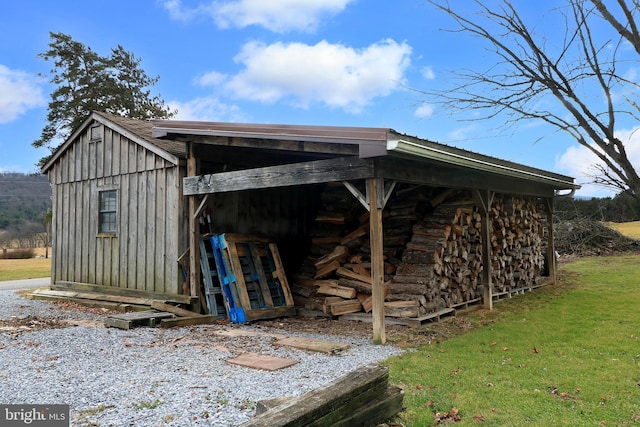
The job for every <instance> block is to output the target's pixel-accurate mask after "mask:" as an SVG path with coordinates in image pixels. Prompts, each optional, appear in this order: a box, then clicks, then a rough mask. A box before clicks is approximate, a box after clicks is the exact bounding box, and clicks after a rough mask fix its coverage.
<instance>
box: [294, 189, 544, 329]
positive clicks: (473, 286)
mask: <svg viewBox="0 0 640 427" xmlns="http://www.w3.org/2000/svg"><path fill="white" fill-rule="evenodd" d="M354 200H355V199H354V198H353V197H352V196H351V194H349V193H348V192H347V191H346V189H345V188H343V187H340V186H329V187H327V189H326V190H325V191H324V192H323V195H322V209H321V210H320V213H319V214H318V216H317V218H316V231H315V233H314V236H313V237H312V247H311V255H310V257H309V258H308V259H307V261H306V263H305V265H304V266H303V268H302V269H301V270H300V272H299V274H298V275H297V277H295V281H294V282H295V284H294V285H293V286H292V291H293V293H294V294H295V295H296V298H295V299H296V302H297V304H298V305H300V306H304V307H306V308H309V309H314V310H322V311H324V312H325V313H327V314H330V315H340V314H345V313H352V312H358V311H365V312H369V311H370V310H371V272H370V271H371V259H370V250H369V223H368V212H366V211H365V210H364V208H362V207H361V206H359V205H358V204H357V203H355V202H354ZM490 219H491V221H490V222H491V233H490V235H491V251H492V252H491V262H492V280H493V286H494V293H502V292H510V291H513V290H516V289H519V288H523V287H530V286H532V285H535V284H536V281H537V280H538V278H539V276H540V272H541V270H542V268H543V267H544V263H545V260H544V255H543V254H544V248H543V245H542V238H541V237H542V230H543V228H544V226H545V224H544V221H543V219H544V215H541V214H540V213H539V209H538V206H537V205H536V203H535V201H534V200H528V199H520V198H513V197H506V196H505V197H498V196H497V197H496V198H495V199H494V202H493V204H492V210H491V213H490ZM481 220H482V217H481V215H480V213H479V212H478V209H477V207H476V206H475V203H474V200H473V198H472V197H471V196H470V194H469V193H468V192H465V191H454V190H441V191H438V190H437V189H425V188H424V187H406V188H400V189H398V190H397V191H396V193H395V195H394V197H392V198H391V199H390V202H389V204H388V206H387V207H386V208H385V211H384V214H383V230H384V257H385V283H386V284H385V315H386V316H392V317H407V318H417V317H421V316H423V315H426V314H428V313H434V312H438V311H439V310H442V309H445V308H449V307H455V306H457V305H460V304H466V303H471V302H475V301H478V300H480V299H481V298H482V295H483V285H482V281H481V273H482V270H483V265H482V244H481V235H482V234H481Z"/></svg>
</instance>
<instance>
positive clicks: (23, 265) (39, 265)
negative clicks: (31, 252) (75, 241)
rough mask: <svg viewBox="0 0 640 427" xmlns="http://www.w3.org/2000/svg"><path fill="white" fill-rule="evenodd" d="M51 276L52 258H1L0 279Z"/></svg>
mask: <svg viewBox="0 0 640 427" xmlns="http://www.w3.org/2000/svg"><path fill="white" fill-rule="evenodd" d="M49 276H51V259H46V258H30V259H0V281H4V280H21V279H37V278H41V277H49Z"/></svg>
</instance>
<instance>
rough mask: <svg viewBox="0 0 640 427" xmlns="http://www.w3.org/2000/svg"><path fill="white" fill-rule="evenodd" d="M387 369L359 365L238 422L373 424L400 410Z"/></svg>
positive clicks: (273, 426)
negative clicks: (334, 378) (250, 418)
mask: <svg viewBox="0 0 640 427" xmlns="http://www.w3.org/2000/svg"><path fill="white" fill-rule="evenodd" d="M388 379H389V373H388V369H387V368H384V367H381V366H376V365H369V366H363V367H361V368H358V369H356V370H355V371H353V372H350V373H348V374H346V375H343V376H342V377H340V378H338V379H336V380H334V381H332V382H330V383H328V384H326V385H324V386H322V387H320V388H317V389H315V390H311V391H309V392H307V393H304V394H303V395H301V396H297V397H293V398H291V399H287V400H285V401H284V402H283V403H282V404H281V405H278V406H276V407H272V408H271V409H268V410H267V411H266V412H264V413H262V414H260V415H256V416H255V417H254V418H253V419H252V420H250V421H248V422H246V423H244V424H242V426H244V427H278V426H289V427H303V426H306V427H308V426H316V427H321V426H343V427H349V426H354V425H361V426H365V425H376V424H378V423H380V422H383V421H386V420H388V419H390V418H391V417H393V416H394V415H396V414H397V413H398V412H399V411H400V410H401V409H402V398H403V393H402V390H400V389H398V388H395V387H389V385H388Z"/></svg>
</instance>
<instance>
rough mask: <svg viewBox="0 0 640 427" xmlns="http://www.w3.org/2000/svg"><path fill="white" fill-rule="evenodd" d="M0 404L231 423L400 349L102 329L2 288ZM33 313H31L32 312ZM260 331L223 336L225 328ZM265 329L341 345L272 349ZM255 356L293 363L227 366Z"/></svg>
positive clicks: (96, 421)
mask: <svg viewBox="0 0 640 427" xmlns="http://www.w3.org/2000/svg"><path fill="white" fill-rule="evenodd" d="M0 307H1V308H0V380H1V382H2V386H1V387H0V403H2V404H69V405H70V407H71V419H72V423H71V424H72V425H74V426H145V427H149V426H236V425H239V424H241V423H243V422H245V421H247V420H249V419H250V418H251V417H252V415H253V413H254V409H255V404H256V402H257V401H258V400H262V399H271V398H276V397H284V396H296V395H300V394H302V393H304V392H306V391H308V390H311V389H314V388H317V387H319V386H321V385H323V384H326V383H327V382H329V381H332V380H334V379H336V378H337V377H339V376H341V375H343V374H345V373H347V372H350V371H352V370H354V369H356V368H357V367H359V366H363V365H367V364H370V363H374V362H379V361H382V360H384V359H386V358H388V357H389V356H391V355H394V354H399V353H400V352H401V350H400V349H398V348H396V347H393V346H379V345H373V344H372V343H371V340H366V339H361V338H345V337H341V336H327V335H323V336H321V335H314V334H300V333H293V332H284V331H279V330H275V329H269V328H265V327H260V326H259V325H258V326H237V325H206V326H198V327H188V328H186V327H185V328H173V329H159V328H144V327H141V328H135V329H132V330H128V331H126V330H120V329H115V328H109V329H107V328H104V327H103V326H102V321H103V319H104V315H100V314H94V313H90V312H85V311H81V310H77V309H73V308H69V307H65V306H61V305H58V304H54V303H51V302H43V301H30V300H27V299H25V298H22V297H20V296H19V295H18V294H17V293H16V292H15V291H9V290H4V291H0ZM29 316H35V317H33V318H32V317H29ZM231 328H233V329H242V330H245V331H249V332H262V333H259V334H255V335H252V336H235V337H228V336H221V335H219V334H217V332H219V331H220V330H225V329H227V330H228V329H231ZM270 333H277V334H283V335H287V336H305V337H311V338H319V339H327V340H331V341H337V342H342V343H347V344H349V345H350V348H349V349H348V350H346V351H344V352H342V353H341V354H335V355H327V354H321V353H313V352H308V351H303V350H296V349H292V348H288V347H279V346H274V345H272V343H273V340H274V339H273V337H271V336H269V335H268V334H270ZM246 352H254V353H259V354H263V355H271V356H276V357H283V358H289V359H294V360H296V361H298V362H299V363H298V364H296V365H294V366H292V367H289V368H285V369H282V370H278V371H261V370H255V369H250V368H245V367H241V366H236V365H232V364H229V363H228V362H226V360H227V359H229V358H232V357H235V356H238V355H240V354H242V353H246Z"/></svg>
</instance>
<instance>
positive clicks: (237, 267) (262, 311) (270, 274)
mask: <svg viewBox="0 0 640 427" xmlns="http://www.w3.org/2000/svg"><path fill="white" fill-rule="evenodd" d="M210 238H211V241H212V248H213V251H214V256H215V263H216V268H217V271H218V278H219V280H220V284H221V287H222V291H223V295H224V298H225V303H226V304H225V305H226V306H227V311H228V314H229V319H230V320H231V321H232V322H234V323H245V322H247V321H252V320H259V319H272V318H275V317H282V316H291V315H295V313H296V311H295V307H294V302H293V297H292V296H291V291H290V290H289V284H288V282H287V277H286V275H285V272H284V268H283V266H282V262H281V260H280V254H279V252H278V248H277V246H276V245H275V244H274V243H271V242H269V241H268V240H266V239H262V238H259V237H255V236H246V235H239V234H228V233H227V234H218V235H213V236H211V237H210Z"/></svg>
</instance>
